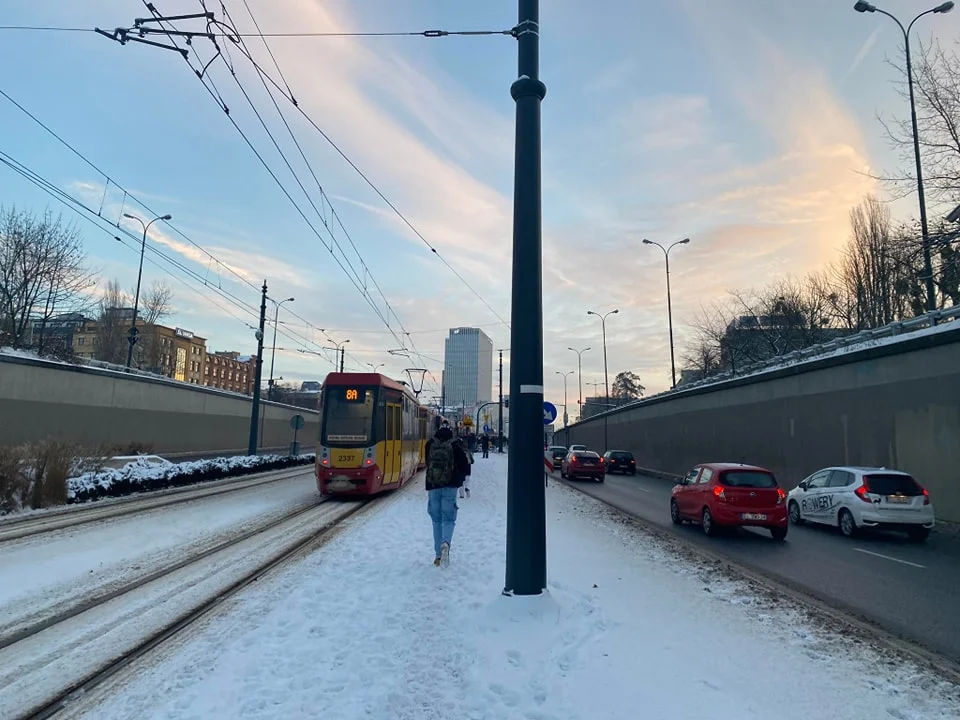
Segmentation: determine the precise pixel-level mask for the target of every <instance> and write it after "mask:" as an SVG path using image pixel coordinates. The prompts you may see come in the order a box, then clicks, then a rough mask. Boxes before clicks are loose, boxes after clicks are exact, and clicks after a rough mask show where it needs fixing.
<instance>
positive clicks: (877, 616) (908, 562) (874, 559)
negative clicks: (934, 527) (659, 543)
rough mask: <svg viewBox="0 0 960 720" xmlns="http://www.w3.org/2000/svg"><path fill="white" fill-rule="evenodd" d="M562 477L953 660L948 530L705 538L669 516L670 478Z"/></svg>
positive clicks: (958, 625) (956, 553) (801, 529)
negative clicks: (918, 534) (918, 536)
mask: <svg viewBox="0 0 960 720" xmlns="http://www.w3.org/2000/svg"><path fill="white" fill-rule="evenodd" d="M554 475H555V476H556V475H557V473H555V474H554ZM570 485H572V486H573V487H576V488H578V489H580V490H582V491H583V492H585V493H587V494H588V495H592V496H594V497H596V498H598V499H601V500H603V501H605V502H607V503H609V504H610V505H613V506H615V507H617V508H619V509H621V510H624V511H625V512H627V513H629V514H631V515H634V516H637V517H638V518H641V519H643V520H646V521H648V522H651V523H654V524H656V525H658V526H661V527H663V528H665V529H666V530H668V531H669V532H671V533H673V534H675V535H676V536H677V537H680V538H682V539H684V540H685V541H687V542H690V543H694V544H696V545H702V546H706V547H709V548H710V549H711V550H712V551H714V552H718V553H721V554H722V555H724V557H726V558H727V559H729V560H732V561H735V562H736V563H737V564H739V565H742V566H744V567H746V568H749V569H751V570H753V571H759V572H761V573H763V574H764V575H766V576H768V577H772V578H774V579H775V580H786V581H788V582H789V583H790V584H792V585H794V586H795V587H799V588H800V589H802V590H804V591H807V592H808V593H810V594H812V595H814V596H816V597H818V598H820V599H821V600H824V601H826V602H828V603H829V604H832V605H834V606H836V607H840V608H843V609H845V610H848V611H852V612H854V613H856V614H857V615H859V616H861V618H863V619H866V620H868V621H870V622H875V623H877V624H878V625H879V626H881V627H882V628H883V629H885V630H887V631H888V632H892V633H894V634H896V635H899V636H900V637H902V638H904V639H906V640H910V641H913V642H917V643H920V644H921V645H923V646H925V647H926V648H928V649H930V650H933V651H936V652H938V653H940V654H942V655H945V656H946V657H949V658H951V659H952V660H954V661H955V662H960V603H958V602H957V598H960V540H958V539H957V538H955V537H952V536H946V535H942V534H938V533H936V532H934V533H933V534H932V535H931V536H930V538H929V539H928V540H927V542H926V543H923V544H914V543H911V542H909V541H908V540H907V539H906V536H905V535H902V534H897V533H867V534H863V535H861V536H859V537H857V538H856V539H852V540H851V539H847V538H844V537H843V536H842V535H841V534H840V533H839V532H838V531H837V530H834V529H832V528H828V527H826V526H817V525H813V526H809V525H791V526H790V530H789V533H788V535H787V539H786V542H783V543H779V542H776V541H774V540H773V539H772V538H771V537H770V533H769V532H767V531H761V530H759V529H756V530H755V529H740V530H736V531H734V532H730V533H724V534H722V535H720V536H718V537H715V538H709V537H707V536H706V535H704V534H703V531H702V530H701V529H700V527H699V526H698V525H689V524H684V525H681V526H679V527H677V526H675V525H673V523H671V521H670V491H671V489H672V488H673V483H672V482H670V481H667V480H661V479H657V478H650V477H644V476H636V477H628V476H622V475H607V478H606V482H604V483H603V484H600V483H594V482H591V481H584V480H577V481H572V482H570Z"/></svg>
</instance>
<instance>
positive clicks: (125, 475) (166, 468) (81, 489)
mask: <svg viewBox="0 0 960 720" xmlns="http://www.w3.org/2000/svg"><path fill="white" fill-rule="evenodd" d="M315 459H316V456H315V455H299V456H296V457H289V456H283V455H240V456H237V457H222V458H211V459H209V460H196V461H193V462H184V463H177V464H173V465H154V464H151V463H147V462H138V461H134V462H131V463H130V464H128V465H125V466H124V467H122V468H119V469H113V468H108V469H104V470H100V471H99V472H91V473H85V474H83V475H80V476H78V477H73V478H70V480H69V481H68V489H67V502H68V503H82V502H90V501H92V500H100V499H101V498H105V497H119V496H122V495H130V494H132V493H138V492H150V491H153V490H163V489H166V488H172V487H181V486H183V485H193V484H195V483H202V482H209V481H211V480H220V479H222V478H226V477H235V476H239V475H252V474H253V473H258V472H265V471H267V470H281V469H283V468H288V467H294V466H296V465H308V464H310V463H312V462H314V460H315Z"/></svg>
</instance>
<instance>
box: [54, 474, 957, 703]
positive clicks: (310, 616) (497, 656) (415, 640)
mask: <svg viewBox="0 0 960 720" xmlns="http://www.w3.org/2000/svg"><path fill="white" fill-rule="evenodd" d="M506 466H507V464H506V456H496V455H492V456H491V457H490V458H489V459H486V460H484V459H481V458H479V457H478V458H477V461H476V464H475V465H474V475H473V481H472V483H471V485H472V490H473V497H472V498H470V499H469V500H460V516H459V519H458V522H457V528H456V533H455V535H454V541H453V549H452V552H451V566H450V567H449V568H447V569H442V568H436V567H434V566H433V564H432V561H433V551H432V535H431V527H430V521H429V518H428V517H427V513H426V493H425V492H424V491H423V486H422V481H418V482H417V483H416V484H415V486H413V487H410V488H409V489H407V490H404V491H403V492H402V493H401V494H399V495H398V496H395V497H393V498H390V499H387V500H385V501H383V502H382V503H381V504H380V506H379V507H377V508H376V509H375V510H374V512H372V513H370V514H368V515H365V516H363V518H362V519H360V520H358V521H357V522H356V524H355V525H354V526H353V527H352V528H351V529H350V530H349V532H344V533H342V534H340V535H339V536H338V537H337V538H336V539H335V540H333V541H332V542H331V543H329V544H328V545H327V546H326V547H325V548H324V549H323V550H322V551H319V552H317V553H314V554H313V555H312V556H310V557H309V558H307V559H305V560H304V561H302V562H300V563H299V564H297V565H295V566H291V567H289V568H288V569H286V570H285V571H284V572H282V573H278V574H277V575H275V576H272V577H269V578H265V579H264V581H263V583H262V585H261V586H260V587H258V588H256V589H254V590H251V591H249V592H247V593H244V594H242V595H241V596H240V597H239V598H237V599H234V600H233V601H230V602H228V603H225V604H224V606H223V608H222V610H221V611H220V612H219V613H218V614H217V615H216V616H215V617H213V618H211V619H209V620H208V621H207V622H206V623H205V624H204V625H203V626H202V627H200V628H198V629H196V630H194V631H192V632H191V633H189V634H188V635H187V637H185V638H183V639H182V640H180V641H179V642H177V643H174V644H173V646H172V647H169V648H167V649H166V650H165V651H164V652H163V653H162V654H160V655H159V656H158V657H156V658H155V659H154V661H153V662H152V663H151V665H150V666H149V667H147V668H144V669H141V671H140V672H139V673H138V674H136V675H134V676H132V677H126V678H123V677H121V678H118V679H117V680H115V681H114V682H113V683H111V684H108V685H107V686H106V687H105V688H104V689H103V690H101V691H98V693H97V694H96V695H95V697H97V698H102V700H101V702H100V704H99V705H97V706H95V707H90V709H89V710H88V712H87V713H86V714H81V715H80V716H82V717H87V718H111V719H113V718H131V719H132V718H138V719H140V718H164V719H166V720H180V719H187V718H198V719H199V718H203V719H208V718H218V719H219V718H224V719H228V718H229V719H233V718H256V719H263V720H266V719H270V720H273V719H276V720H280V719H281V718H282V719H283V720H292V719H295V718H322V719H323V720H339V719H341V718H342V719H344V720H354V719H358V718H370V719H373V720H381V719H382V720H395V719H396V720H401V719H402V720H406V719H409V720H415V719H416V720H420V719H437V720H461V719H464V720H487V719H489V720H494V719H497V720H500V719H504V718H524V719H528V720H546V719H548V718H557V719H558V720H574V719H581V718H582V719H583V720H592V719H593V718H604V719H606V718H611V719H620V718H622V719H623V720H637V719H640V718H642V719H643V720H661V719H662V720H685V719H686V718H696V719H697V720H714V719H715V720H770V719H771V718H778V719H784V720H794V719H796V720H863V719H864V718H881V717H884V718H885V717H891V718H899V719H900V720H918V719H920V718H929V719H936V720H947V719H948V718H949V719H950V720H955V718H957V717H960V701H958V697H960V692H958V688H957V687H955V686H953V685H949V684H947V683H943V682H941V681H938V680H937V679H935V678H932V677H929V676H927V675H925V674H924V673H923V672H922V671H919V670H918V669H916V668H914V667H911V666H910V665H908V664H904V663H902V662H897V661H895V659H894V658H890V657H883V656H881V655H879V654H878V653H877V652H876V651H874V650H872V649H870V648H868V647H866V646H865V645H864V644H862V643H859V642H857V641H855V640H852V639H851V638H842V637H838V636H836V635H831V633H830V631H829V630H826V629H823V630H820V629H817V628H816V627H814V625H813V624H812V623H811V621H810V620H807V619H805V618H806V617H807V616H806V615H805V614H804V613H802V612H800V611H799V610H797V609H795V608H791V607H790V606H789V604H788V603H787V602H785V601H781V602H777V601H776V599H773V598H769V597H761V596H759V595H755V594H751V592H750V591H749V590H748V589H747V588H746V587H745V586H743V585H741V584H738V583H735V582H732V581H730V580H727V579H724V578H723V577H722V576H720V575H719V574H718V573H717V572H716V571H712V570H710V569H709V568H708V567H707V566H705V565H696V564H691V561H689V560H683V559H681V556H680V555H679V554H678V553H676V552H675V551H674V550H673V549H671V548H670V547H668V546H666V545H664V544H663V543H662V542H661V541H659V540H656V539H654V538H653V537H652V536H650V535H647V534H646V533H645V532H643V531H642V530H640V529H638V528H636V527H634V526H633V525H632V524H631V523H628V522H620V521H618V516H617V515H616V513H614V512H612V511H610V510H608V509H606V508H605V507H604V506H602V505H601V504H600V503H598V502H596V501H594V500H592V499H590V498H588V497H586V496H583V495H581V494H580V493H578V492H577V491H575V490H572V489H570V488H568V487H566V486H564V485H562V484H559V483H551V484H550V487H549V488H548V489H547V505H548V551H549V559H548V563H549V564H548V577H549V594H548V595H545V596H542V597H537V598H506V597H503V596H501V594H500V591H501V589H502V587H503V579H504V573H503V569H504V544H505V540H504V537H505V522H506V520H505V502H506V501H505V496H506V477H505V476H506ZM664 512H667V510H666V508H665V509H664ZM66 716H67V717H76V716H77V715H76V714H73V713H70V712H67V713H66Z"/></svg>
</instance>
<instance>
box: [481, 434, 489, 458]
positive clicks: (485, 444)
mask: <svg viewBox="0 0 960 720" xmlns="http://www.w3.org/2000/svg"><path fill="white" fill-rule="evenodd" d="M480 449H481V450H482V451H483V457H485V458H488V457H490V437H489V436H488V435H487V434H486V433H484V434H483V435H481V436H480Z"/></svg>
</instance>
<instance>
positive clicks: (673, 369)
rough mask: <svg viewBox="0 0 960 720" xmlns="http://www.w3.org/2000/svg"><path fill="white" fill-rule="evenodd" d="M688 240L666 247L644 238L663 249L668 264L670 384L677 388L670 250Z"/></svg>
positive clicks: (688, 240)
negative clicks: (671, 382)
mask: <svg viewBox="0 0 960 720" xmlns="http://www.w3.org/2000/svg"><path fill="white" fill-rule="evenodd" d="M688 242H690V238H684V239H683V240H677V241H676V242H675V243H673V244H672V245H670V247H667V248H665V247H663V245H661V244H660V243H658V242H654V241H653V240H647V239H644V241H643V244H644V245H656V246H657V247H658V248H660V249H661V250H663V257H664V261H665V262H666V266H667V325H668V326H669V328H670V378H671V380H672V381H673V384H672V385H671V386H670V387H671V388H675V387H676V386H677V365H676V362H675V361H674V359H673V305H672V302H671V300H670V251H671V250H673V248H674V247H676V246H677V245H686V244H687V243H688Z"/></svg>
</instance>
